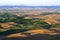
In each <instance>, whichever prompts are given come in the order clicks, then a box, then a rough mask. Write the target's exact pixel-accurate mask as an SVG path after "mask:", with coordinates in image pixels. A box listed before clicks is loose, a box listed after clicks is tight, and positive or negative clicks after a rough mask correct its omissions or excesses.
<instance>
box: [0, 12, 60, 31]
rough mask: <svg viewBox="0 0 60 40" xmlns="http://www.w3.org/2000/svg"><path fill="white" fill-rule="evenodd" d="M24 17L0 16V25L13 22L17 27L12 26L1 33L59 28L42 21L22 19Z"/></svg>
mask: <svg viewBox="0 0 60 40" xmlns="http://www.w3.org/2000/svg"><path fill="white" fill-rule="evenodd" d="M24 17H25V16H16V15H12V14H10V13H4V14H0V23H5V22H15V23H17V25H13V26H11V27H9V28H8V29H3V28H0V30H1V29H3V31H2V32H5V31H9V30H15V31H16V30H19V31H20V32H21V31H26V30H31V29H48V28H51V27H57V26H58V27H59V26H60V24H54V25H49V24H48V23H46V22H44V21H42V20H35V19H24Z"/></svg>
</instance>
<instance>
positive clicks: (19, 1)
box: [0, 0, 60, 6]
mask: <svg viewBox="0 0 60 40" xmlns="http://www.w3.org/2000/svg"><path fill="white" fill-rule="evenodd" d="M0 5H30V6H45V5H46V6H56V5H60V0H0Z"/></svg>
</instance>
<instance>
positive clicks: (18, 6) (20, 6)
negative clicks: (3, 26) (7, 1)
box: [0, 5, 60, 8]
mask: <svg viewBox="0 0 60 40" xmlns="http://www.w3.org/2000/svg"><path fill="white" fill-rule="evenodd" d="M15 7H17V8H60V6H25V5H3V6H0V8H15Z"/></svg>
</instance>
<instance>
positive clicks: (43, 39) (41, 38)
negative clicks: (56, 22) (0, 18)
mask: <svg viewBox="0 0 60 40" xmlns="http://www.w3.org/2000/svg"><path fill="white" fill-rule="evenodd" d="M1 40H60V34H57V35H48V34H36V35H27V37H11V38H3V39H1Z"/></svg>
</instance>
